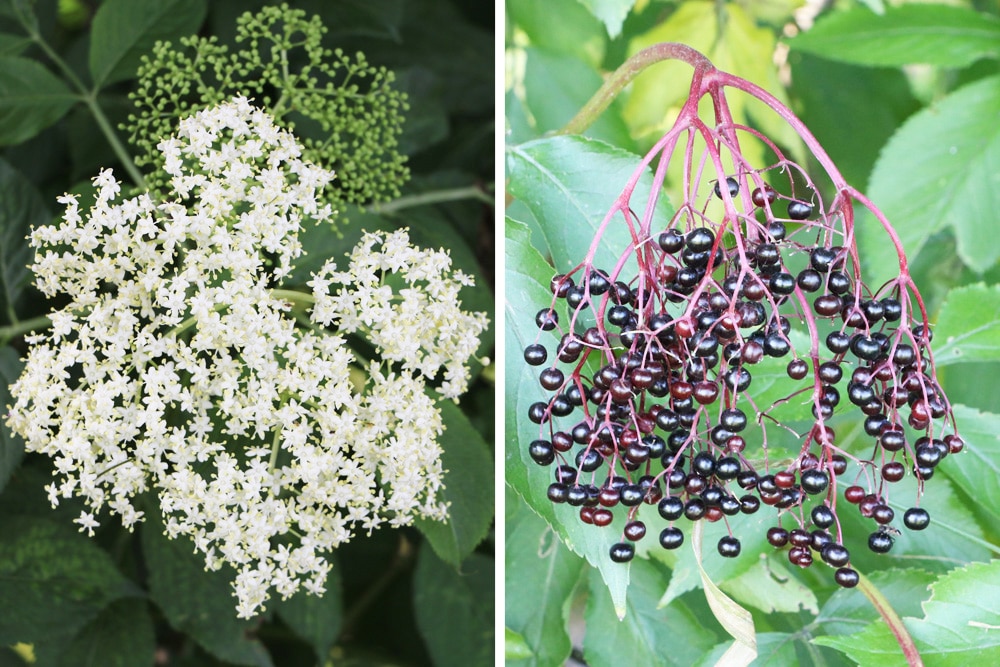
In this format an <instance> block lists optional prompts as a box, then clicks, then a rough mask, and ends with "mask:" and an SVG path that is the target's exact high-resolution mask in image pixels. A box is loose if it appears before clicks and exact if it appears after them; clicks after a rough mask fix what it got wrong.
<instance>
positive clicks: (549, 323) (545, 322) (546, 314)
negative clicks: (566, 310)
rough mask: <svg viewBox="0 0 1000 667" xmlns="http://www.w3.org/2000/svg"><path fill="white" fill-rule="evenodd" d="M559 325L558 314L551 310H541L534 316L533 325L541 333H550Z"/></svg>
mask: <svg viewBox="0 0 1000 667" xmlns="http://www.w3.org/2000/svg"><path fill="white" fill-rule="evenodd" d="M558 323H559V314H558V313H556V311H554V310H552V309H551V308H543V309H541V310H540V311H538V314H537V315H535V324H537V325H538V328H539V329H541V330H542V331H552V330H553V329H555V328H556V325H557V324H558Z"/></svg>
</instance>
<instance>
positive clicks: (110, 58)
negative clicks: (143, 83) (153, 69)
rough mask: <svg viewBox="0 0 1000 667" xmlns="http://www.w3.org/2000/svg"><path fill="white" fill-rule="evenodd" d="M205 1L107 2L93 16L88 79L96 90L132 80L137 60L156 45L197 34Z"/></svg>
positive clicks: (206, 8)
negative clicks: (91, 78)
mask: <svg viewBox="0 0 1000 667" xmlns="http://www.w3.org/2000/svg"><path fill="white" fill-rule="evenodd" d="M207 10H208V3H207V2H206V1H205V0H106V1H105V2H103V3H102V4H101V6H100V7H99V8H98V10H97V13H96V14H95V15H94V22H93V27H92V29H91V37H90V75H91V77H93V79H94V87H95V88H103V87H104V86H107V85H108V84H111V83H114V82H116V81H121V80H122V79H128V78H130V77H132V76H135V73H136V69H138V67H139V60H140V58H141V57H142V56H143V55H144V54H146V53H148V52H149V51H150V49H152V48H153V45H154V44H155V43H156V42H157V41H170V40H173V39H176V38H178V37H184V36H187V35H192V34H194V33H196V32H198V28H199V27H200V26H201V23H202V21H203V20H204V19H205V13H206V12H207Z"/></svg>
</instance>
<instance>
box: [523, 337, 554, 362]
mask: <svg viewBox="0 0 1000 667" xmlns="http://www.w3.org/2000/svg"><path fill="white" fill-rule="evenodd" d="M548 358H549V353H548V352H547V351H546V349H545V346H544V345H542V344H541V343H532V344H531V345H529V346H528V347H526V348H524V360H525V361H526V362H527V363H528V364H529V365H531V366H541V365H542V364H544V363H545V360H546V359H548Z"/></svg>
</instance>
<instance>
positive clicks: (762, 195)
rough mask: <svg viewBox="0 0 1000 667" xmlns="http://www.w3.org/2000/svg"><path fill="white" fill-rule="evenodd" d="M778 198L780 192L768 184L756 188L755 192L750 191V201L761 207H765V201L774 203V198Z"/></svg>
mask: <svg viewBox="0 0 1000 667" xmlns="http://www.w3.org/2000/svg"><path fill="white" fill-rule="evenodd" d="M777 198H778V193H777V192H775V190H774V188H772V187H771V186H770V185H766V184H765V185H764V187H762V188H754V190H753V192H751V193H750V201H752V202H753V205H754V206H757V207H760V208H763V207H764V202H767V203H768V204H773V203H774V200H775V199H777ZM782 236H784V235H782Z"/></svg>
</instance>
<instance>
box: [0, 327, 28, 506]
mask: <svg viewBox="0 0 1000 667" xmlns="http://www.w3.org/2000/svg"><path fill="white" fill-rule="evenodd" d="M22 368H24V362H22V361H21V357H20V355H18V353H17V351H16V350H15V349H14V348H11V347H3V348H0V406H2V407H3V410H4V411H6V409H7V406H8V405H10V404H11V403H12V402H13V399H12V397H11V395H10V385H12V384H13V383H14V382H15V381H16V380H17V378H18V377H19V376H20V375H21V369H22ZM23 458H24V440H22V439H21V437H20V436H18V435H15V434H14V433H13V432H12V431H11V430H10V428H9V427H8V426H7V424H6V423H5V422H3V421H0V491H3V490H4V488H5V487H6V486H7V482H8V481H10V477H11V475H13V474H14V471H15V470H17V468H18V466H20V465H21V460H22V459H23Z"/></svg>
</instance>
